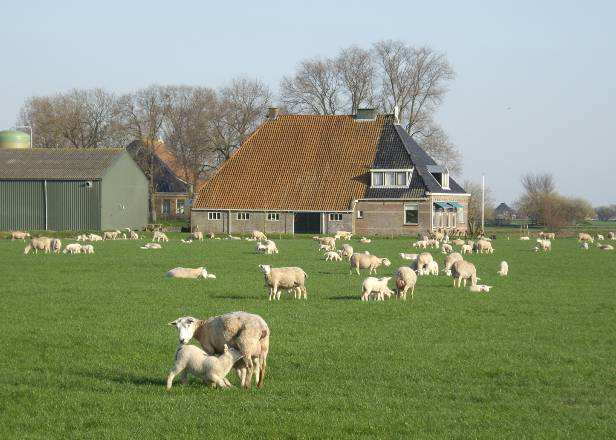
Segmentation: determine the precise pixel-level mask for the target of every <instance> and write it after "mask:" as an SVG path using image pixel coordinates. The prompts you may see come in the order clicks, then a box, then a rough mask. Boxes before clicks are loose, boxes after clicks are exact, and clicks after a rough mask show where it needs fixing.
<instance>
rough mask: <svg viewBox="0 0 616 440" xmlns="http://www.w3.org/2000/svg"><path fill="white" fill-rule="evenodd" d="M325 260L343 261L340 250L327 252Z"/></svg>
mask: <svg viewBox="0 0 616 440" xmlns="http://www.w3.org/2000/svg"><path fill="white" fill-rule="evenodd" d="M325 261H342V255H341V254H339V253H338V252H334V251H329V252H325Z"/></svg>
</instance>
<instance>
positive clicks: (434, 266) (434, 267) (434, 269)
mask: <svg viewBox="0 0 616 440" xmlns="http://www.w3.org/2000/svg"><path fill="white" fill-rule="evenodd" d="M426 270H427V271H428V275H434V276H438V263H437V262H436V261H434V260H432V261H430V262H429V263H428V265H427V266H426Z"/></svg>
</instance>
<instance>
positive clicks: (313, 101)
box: [280, 58, 340, 115]
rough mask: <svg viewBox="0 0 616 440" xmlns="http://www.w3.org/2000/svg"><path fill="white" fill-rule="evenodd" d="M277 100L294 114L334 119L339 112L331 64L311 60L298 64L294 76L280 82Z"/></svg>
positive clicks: (329, 60) (326, 60)
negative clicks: (324, 116) (308, 114)
mask: <svg viewBox="0 0 616 440" xmlns="http://www.w3.org/2000/svg"><path fill="white" fill-rule="evenodd" d="M280 99H281V101H282V103H283V104H284V105H286V106H287V107H288V108H289V109H290V110H291V111H294V112H297V113H312V114H318V115H335V114H336V112H338V110H339V109H340V81H339V78H338V72H337V69H336V65H335V63H334V61H332V60H331V59H328V58H312V59H308V60H304V61H302V62H300V64H299V65H298V66H297V69H296V72H295V75H293V76H292V77H284V78H283V79H282V81H281V83H280Z"/></svg>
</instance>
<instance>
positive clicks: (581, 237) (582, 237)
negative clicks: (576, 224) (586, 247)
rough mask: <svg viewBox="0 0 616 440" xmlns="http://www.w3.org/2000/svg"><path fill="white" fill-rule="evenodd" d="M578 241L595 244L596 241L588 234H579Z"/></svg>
mask: <svg viewBox="0 0 616 440" xmlns="http://www.w3.org/2000/svg"><path fill="white" fill-rule="evenodd" d="M578 241H587V242H590V243H594V242H595V239H594V238H592V235H590V234H587V233H586V232H580V233H579V234H578Z"/></svg>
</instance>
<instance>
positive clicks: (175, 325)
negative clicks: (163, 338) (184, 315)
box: [169, 319, 178, 327]
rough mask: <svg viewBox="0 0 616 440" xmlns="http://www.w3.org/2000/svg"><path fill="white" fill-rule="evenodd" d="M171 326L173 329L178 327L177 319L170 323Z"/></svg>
mask: <svg viewBox="0 0 616 440" xmlns="http://www.w3.org/2000/svg"><path fill="white" fill-rule="evenodd" d="M169 325H170V326H171V327H177V325H178V320H177V319H176V320H175V321H171V322H170V323H169Z"/></svg>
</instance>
